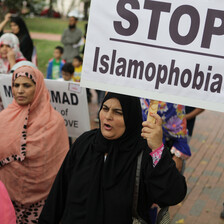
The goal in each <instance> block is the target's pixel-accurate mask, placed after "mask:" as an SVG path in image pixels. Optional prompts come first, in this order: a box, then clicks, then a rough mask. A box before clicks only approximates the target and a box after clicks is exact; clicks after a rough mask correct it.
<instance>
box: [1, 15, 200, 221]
mask: <svg viewBox="0 0 224 224" xmlns="http://www.w3.org/2000/svg"><path fill="white" fill-rule="evenodd" d="M77 22H78V17H77V15H76V14H74V13H71V14H70V15H69V25H68V28H67V29H65V31H64V33H63V34H62V38H61V43H62V45H63V46H56V47H55V49H52V51H53V58H51V59H49V61H48V66H47V71H46V78H47V79H54V80H58V81H70V82H80V80H81V72H82V63H83V57H82V56H81V55H82V53H83V52H81V49H80V46H81V45H83V43H84V41H83V38H84V37H85V35H86V34H84V35H83V34H82V32H81V30H80V29H78V28H77V26H76V25H77ZM7 23H9V24H10V27H11V31H12V32H11V33H4V27H5V26H6V24H7ZM86 28H87V26H86ZM0 32H1V33H0V35H1V36H0V75H1V74H9V73H10V72H11V73H12V93H13V102H12V103H11V104H10V105H9V106H8V107H7V108H5V109H4V108H3V105H2V102H1V98H0V111H1V112H0V136H1V147H0V204H1V206H0V207H1V208H0V223H2V224H15V223H22V224H25V223H39V224H50V223H52V224H57V223H58V224H59V223H96V224H101V223H102V224H103V223H106V224H110V223H111V224H112V223H116V224H125V223H127V224H131V223H133V220H135V221H136V223H148V224H154V223H155V220H156V219H157V214H158V212H157V211H156V212H154V213H153V212H152V209H153V211H155V209H154V208H157V207H160V208H162V209H163V208H165V209H166V214H167V213H168V209H167V208H168V207H169V206H172V205H176V204H178V203H180V202H181V201H182V200H184V198H185V195H186V192H187V186H186V181H185V178H184V175H183V174H184V168H185V165H186V160H187V159H188V158H189V157H190V156H191V151H190V147H189V141H190V137H191V136H192V134H193V127H194V121H195V118H196V116H197V115H198V114H200V113H201V112H203V109H200V108H189V107H185V106H184V105H177V104H172V103H168V102H159V107H158V114H152V115H151V116H152V117H153V118H154V119H155V123H151V122H149V121H147V114H148V109H149V105H150V100H149V99H140V98H137V97H132V96H126V95H122V94H116V93H110V92H108V93H105V92H103V91H100V90H97V92H98V106H99V113H98V118H97V119H96V120H97V122H99V128H97V129H94V130H90V131H87V132H85V133H83V134H82V135H81V136H80V137H79V138H77V139H76V140H75V142H74V143H73V142H72V141H71V138H69V136H68V134H67V130H66V127H65V124H64V120H63V118H62V116H61V115H60V114H59V113H58V112H57V111H56V110H54V108H53V107H52V106H51V104H50V96H49V92H48V90H47V88H46V86H45V83H44V74H42V73H41V72H40V71H39V70H38V68H37V63H36V61H35V56H34V54H35V46H34V45H33V41H32V39H31V37H30V34H29V32H28V29H27V27H26V24H25V22H24V20H23V19H22V18H21V17H19V16H16V17H15V16H13V15H12V14H10V13H8V14H6V15H5V18H4V20H3V21H2V22H1V23H0ZM83 48H84V47H83ZM18 62H19V63H18ZM21 62H22V63H21ZM87 98H88V102H91V91H90V90H89V89H87ZM139 161H140V165H139ZM136 170H139V175H137V171H136ZM137 176H139V177H138V181H137ZM137 182H138V184H137ZM136 189H137V199H136V201H135V196H136ZM134 204H136V209H135V210H136V212H135V214H133V205H134ZM150 208H151V210H150ZM1 214H4V215H1ZM164 217H165V216H164Z"/></svg>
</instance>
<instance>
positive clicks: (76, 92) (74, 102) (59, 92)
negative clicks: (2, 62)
mask: <svg viewBox="0 0 224 224" xmlns="http://www.w3.org/2000/svg"><path fill="white" fill-rule="evenodd" d="M45 84H46V86H47V89H48V91H49V93H50V98H51V105H52V106H53V107H54V108H55V110H57V111H58V112H59V113H60V114H61V115H62V116H63V117H64V121H65V125H66V128H67V130H68V135H69V136H70V137H78V136H79V135H81V134H82V133H83V132H85V131H88V130H90V119H89V110H88V104H87V96H86V89H85V88H81V87H80V86H79V84H78V83H73V82H63V81H56V80H48V79H45ZM0 94H1V97H2V102H3V105H4V107H7V106H8V104H10V103H11V102H12V100H13V96H12V88H11V76H10V75H1V76H0ZM56 122H57V121H56Z"/></svg>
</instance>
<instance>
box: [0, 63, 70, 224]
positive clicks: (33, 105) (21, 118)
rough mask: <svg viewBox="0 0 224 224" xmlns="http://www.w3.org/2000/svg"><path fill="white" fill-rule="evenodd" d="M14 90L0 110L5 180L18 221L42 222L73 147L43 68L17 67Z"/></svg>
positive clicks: (0, 171) (0, 163) (0, 174)
mask: <svg viewBox="0 0 224 224" xmlns="http://www.w3.org/2000/svg"><path fill="white" fill-rule="evenodd" d="M12 93H13V98H14V99H13V102H12V103H11V104H10V105H8V107H7V108H5V109H4V110H3V111H1V112H0V136H1V150H0V180H1V181H2V182H3V183H4V185H5V187H6V189H7V191H8V193H9V196H10V198H11V200H12V202H13V205H14V208H15V211H16V216H17V223H23V224H27V223H37V221H38V217H39V214H40V212H41V210H42V207H43V205H44V203H45V200H46V198H47V196H48V193H49V191H50V189H51V186H52V183H53V182H54V179H55V176H56V174H57V172H58V170H59V167H60V166H61V163H62V161H63V159H64V157H65V155H66V153H67V152H68V150H69V144H68V134H67V129H66V127H65V123H64V119H63V117H62V116H61V115H60V114H59V113H58V112H57V111H56V110H55V109H54V108H53V107H52V106H51V103H50V94H49V92H48V89H47V88H46V86H45V82H44V76H43V74H42V73H41V72H40V71H39V70H38V69H35V68H33V67H30V66H22V67H18V68H17V69H16V70H15V71H14V73H13V75H12Z"/></svg>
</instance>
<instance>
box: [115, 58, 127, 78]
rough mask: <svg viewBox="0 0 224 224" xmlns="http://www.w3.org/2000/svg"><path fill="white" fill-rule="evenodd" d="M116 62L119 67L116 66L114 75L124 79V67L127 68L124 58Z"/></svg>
mask: <svg viewBox="0 0 224 224" xmlns="http://www.w3.org/2000/svg"><path fill="white" fill-rule="evenodd" d="M117 62H118V63H119V64H121V65H118V66H117V67H116V70H115V73H116V75H117V76H123V77H125V71H126V66H127V62H126V60H125V58H119V59H118V60H117Z"/></svg>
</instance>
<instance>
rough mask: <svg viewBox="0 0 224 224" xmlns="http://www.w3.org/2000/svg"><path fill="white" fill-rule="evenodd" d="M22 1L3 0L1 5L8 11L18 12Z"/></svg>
mask: <svg viewBox="0 0 224 224" xmlns="http://www.w3.org/2000/svg"><path fill="white" fill-rule="evenodd" d="M22 2H23V0H16V1H15V0H5V1H4V2H3V6H4V7H5V9H6V10H7V11H6V12H8V11H13V12H20V11H21V9H22V5H23V4H22Z"/></svg>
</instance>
